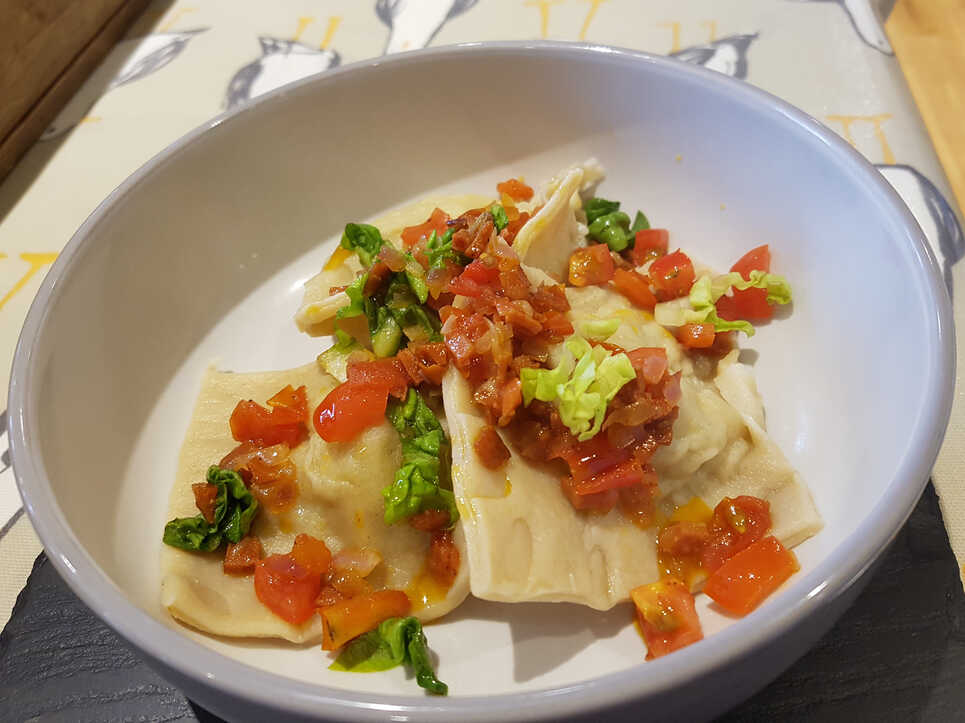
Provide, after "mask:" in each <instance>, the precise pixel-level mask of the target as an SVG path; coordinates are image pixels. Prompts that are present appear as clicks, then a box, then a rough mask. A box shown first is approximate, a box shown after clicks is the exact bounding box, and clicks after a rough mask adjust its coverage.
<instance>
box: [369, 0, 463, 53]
mask: <svg viewBox="0 0 965 723" xmlns="http://www.w3.org/2000/svg"><path fill="white" fill-rule="evenodd" d="M475 4H476V0H376V2H375V14H376V15H377V16H378V17H379V20H381V21H382V22H383V23H385V24H386V25H387V26H388V28H389V38H388V40H387V41H386V43H385V50H384V51H383V52H384V54H385V55H389V54H391V53H401V52H403V51H405V50H417V49H419V48H424V47H426V46H427V45H428V44H429V43H430V42H431V41H432V39H433V38H434V37H435V35H436V33H438V32H439V30H440V29H441V28H442V26H443V25H445V23H446V21H447V20H449V19H451V18H454V17H456V16H457V15H461V14H462V13H464V12H466V11H467V10H469V8H471V7H472V6H473V5H475Z"/></svg>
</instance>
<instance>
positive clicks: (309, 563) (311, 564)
mask: <svg viewBox="0 0 965 723" xmlns="http://www.w3.org/2000/svg"><path fill="white" fill-rule="evenodd" d="M291 557H292V559H293V560H294V561H295V562H297V563H298V564H299V565H301V566H302V567H304V568H305V569H307V570H311V571H312V572H314V573H317V574H318V575H324V574H326V573H327V572H328V571H329V568H330V567H331V565H332V553H331V552H330V551H329V549H328V545H326V544H325V543H324V542H323V541H322V540H319V539H318V538H315V537H312V536H311V535H306V534H304V533H302V534H300V535H298V536H297V537H296V538H295V543H294V544H293V545H292V551H291Z"/></svg>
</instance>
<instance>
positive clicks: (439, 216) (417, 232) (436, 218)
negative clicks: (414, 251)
mask: <svg viewBox="0 0 965 723" xmlns="http://www.w3.org/2000/svg"><path fill="white" fill-rule="evenodd" d="M448 220H449V214H448V213H446V212H445V211H443V210H442V209H441V208H437V209H435V210H433V212H432V214H431V215H430V216H429V218H428V219H426V221H425V223H420V224H419V225H418V226H409V227H408V228H404V229H402V245H403V246H405V247H406V249H411V248H412V247H413V246H415V245H416V242H418V240H419V239H421V238H422V237H423V236H429V235H430V234H431V233H432V232H433V231H435V232H436V233H437V234H438V235H439V236H442V234H444V233H445V232H446V231H447V230H448V228H449V227H448V226H447V225H446V222H447V221H448Z"/></svg>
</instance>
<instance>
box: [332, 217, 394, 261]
mask: <svg viewBox="0 0 965 723" xmlns="http://www.w3.org/2000/svg"><path fill="white" fill-rule="evenodd" d="M384 243H385V240H384V239H383V238H382V233H381V232H380V231H379V230H378V229H377V228H376V227H375V226H370V225H369V224H367V223H349V224H346V225H345V231H344V232H343V233H342V248H343V249H348V250H349V251H354V252H355V253H357V254H358V256H359V261H361V262H362V266H364V267H365V268H368V267H369V266H371V265H372V262H373V261H375V257H376V256H378V253H379V250H380V249H381V248H382V244H384Z"/></svg>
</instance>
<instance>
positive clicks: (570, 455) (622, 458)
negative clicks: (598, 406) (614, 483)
mask: <svg viewBox="0 0 965 723" xmlns="http://www.w3.org/2000/svg"><path fill="white" fill-rule="evenodd" d="M560 456H561V457H562V458H563V461H564V462H566V464H567V465H569V468H570V474H572V475H573V479H574V480H575V481H576V482H582V481H584V480H588V479H590V478H591V477H595V476H596V475H598V474H601V473H603V472H606V471H607V470H608V469H611V468H613V467H616V466H617V465H620V464H622V463H624V462H626V461H627V460H629V459H630V453H629V452H628V451H626V450H625V449H619V448H617V447H614V446H613V445H612V444H611V443H610V440H609V439H607V437H606V436H605V435H603V434H598V435H596V436H595V437H593V438H592V439H588V440H586V441H585V442H578V443H577V444H574V445H573V446H571V447H570V448H569V449H566V450H564V451H563V452H562V453H561V455H560Z"/></svg>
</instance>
